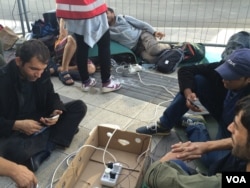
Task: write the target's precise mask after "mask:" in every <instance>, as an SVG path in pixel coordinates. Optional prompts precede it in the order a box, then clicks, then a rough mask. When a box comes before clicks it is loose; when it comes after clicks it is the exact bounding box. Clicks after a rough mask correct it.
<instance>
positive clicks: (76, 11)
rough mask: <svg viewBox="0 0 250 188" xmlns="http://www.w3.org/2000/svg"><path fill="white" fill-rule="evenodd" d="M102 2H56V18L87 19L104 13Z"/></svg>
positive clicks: (67, 0)
mask: <svg viewBox="0 0 250 188" xmlns="http://www.w3.org/2000/svg"><path fill="white" fill-rule="evenodd" d="M106 10H107V6H106V3H105V1H104V0H56V16H57V17H60V18H67V19H76V20H79V19H88V18H92V17H95V16H97V15H100V14H102V13H104V12H106Z"/></svg>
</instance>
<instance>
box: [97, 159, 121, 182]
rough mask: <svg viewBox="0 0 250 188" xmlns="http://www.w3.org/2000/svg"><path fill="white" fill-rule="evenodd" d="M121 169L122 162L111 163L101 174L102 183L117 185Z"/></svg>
mask: <svg viewBox="0 0 250 188" xmlns="http://www.w3.org/2000/svg"><path fill="white" fill-rule="evenodd" d="M121 170H122V165H121V164H120V163H109V164H108V165H107V168H106V169H105V170H104V172H103V174H102V176H101V184H102V185H105V186H109V187H115V186H116V184H117V180H118V177H119V175H120V172H121Z"/></svg>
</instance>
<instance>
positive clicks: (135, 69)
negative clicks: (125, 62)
mask: <svg viewBox="0 0 250 188" xmlns="http://www.w3.org/2000/svg"><path fill="white" fill-rule="evenodd" d="M140 71H142V66H141V65H138V64H130V65H129V73H130V74H134V73H136V72H140Z"/></svg>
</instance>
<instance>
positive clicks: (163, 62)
mask: <svg viewBox="0 0 250 188" xmlns="http://www.w3.org/2000/svg"><path fill="white" fill-rule="evenodd" d="M183 58H184V53H183V50H182V49H179V48H175V49H169V50H164V51H163V52H162V53H161V55H160V56H159V58H158V60H157V61H156V70H158V71H159V72H162V73H166V74H170V73H172V72H174V71H175V70H176V68H177V67H178V65H179V64H180V62H182V61H183Z"/></svg>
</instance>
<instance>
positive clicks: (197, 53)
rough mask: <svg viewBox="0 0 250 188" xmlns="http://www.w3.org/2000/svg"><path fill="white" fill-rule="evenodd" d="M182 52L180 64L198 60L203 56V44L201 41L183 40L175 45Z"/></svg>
mask: <svg viewBox="0 0 250 188" xmlns="http://www.w3.org/2000/svg"><path fill="white" fill-rule="evenodd" d="M176 47H177V48H181V49H182V50H183V52H184V58H183V61H182V62H181V64H187V63H196V62H200V61H201V60H202V59H203V58H204V57H205V53H206V51H205V45H204V44H202V43H191V42H183V43H179V44H177V45H176Z"/></svg>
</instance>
